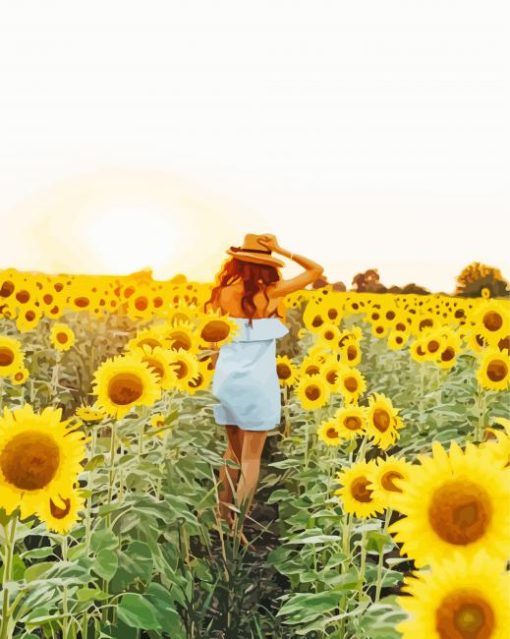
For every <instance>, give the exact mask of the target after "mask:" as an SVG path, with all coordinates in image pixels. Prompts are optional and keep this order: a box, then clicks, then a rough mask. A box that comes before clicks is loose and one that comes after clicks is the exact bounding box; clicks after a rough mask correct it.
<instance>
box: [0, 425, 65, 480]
mask: <svg viewBox="0 0 510 639" xmlns="http://www.w3.org/2000/svg"><path fill="white" fill-rule="evenodd" d="M59 463H60V449H59V447H58V445H57V444H56V442H55V440H54V439H53V438H52V437H50V435H46V434H45V433H41V432H40V431H38V430H26V431H24V432H22V433H19V434H18V435H14V437H12V439H10V440H9V441H8V442H7V444H6V445H5V447H4V449H3V451H2V453H1V454H0V469H1V470H2V472H3V474H4V477H5V479H6V480H7V481H8V482H9V483H10V484H13V485H14V486H16V488H18V489H19V490H38V489H40V488H44V487H45V486H47V485H48V484H49V483H50V481H51V480H52V479H53V477H54V476H55V473H56V472H57V469H58V467H59Z"/></svg>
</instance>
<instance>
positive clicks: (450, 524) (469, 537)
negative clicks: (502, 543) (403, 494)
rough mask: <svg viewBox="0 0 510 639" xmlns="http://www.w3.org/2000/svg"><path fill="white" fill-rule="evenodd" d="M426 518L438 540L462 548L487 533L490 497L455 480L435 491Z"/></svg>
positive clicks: (490, 509) (480, 490)
mask: <svg viewBox="0 0 510 639" xmlns="http://www.w3.org/2000/svg"><path fill="white" fill-rule="evenodd" d="M428 515H429V522H430V525H431V526H432V528H433V529H434V531H435V532H436V533H437V535H438V536H439V537H440V538H441V539H443V540H444V541H446V542H447V543H449V544H455V545H458V546H465V545H467V544H471V543H473V542H475V541H477V540H478V539H480V538H481V537H483V536H484V534H485V533H486V532H487V529H488V527H489V524H490V521H491V518H492V507H491V502H490V498H489V495H488V494H487V492H486V491H485V490H484V489H483V488H482V487H481V486H479V485H478V484H476V483H475V482H472V481H469V480H460V479H456V480H452V481H449V482H446V483H445V484H443V485H442V486H440V487H439V488H437V489H436V491H435V492H434V494H433V496H432V500H431V502H430V505H429V512H428Z"/></svg>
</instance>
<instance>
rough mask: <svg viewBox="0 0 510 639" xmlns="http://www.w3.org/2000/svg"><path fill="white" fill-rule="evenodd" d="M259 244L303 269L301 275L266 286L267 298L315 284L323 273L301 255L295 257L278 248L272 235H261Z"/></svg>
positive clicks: (320, 268)
mask: <svg viewBox="0 0 510 639" xmlns="http://www.w3.org/2000/svg"><path fill="white" fill-rule="evenodd" d="M259 242H260V244H262V245H263V246H266V247H267V248H268V249H271V251H274V252H275V253H278V254H279V255H283V257H288V258H290V259H291V260H293V261H294V262H296V263H297V264H299V265H300V266H302V267H303V268H304V269H305V270H304V272H303V273H300V274H299V275H296V277H292V278H290V279H288V280H280V281H279V282H275V283H274V284H272V285H270V286H268V288H267V294H268V295H269V297H282V296H285V295H288V294H289V293H293V292H294V291H299V290H301V289H303V288H305V286H307V285H308V284H311V283H312V282H315V280H316V279H318V278H319V277H320V276H321V275H322V273H324V268H323V267H322V266H321V265H320V264H317V262H314V261H313V260H310V259H308V258H307V257H303V256H302V255H295V254H293V253H291V252H290V251H287V250H286V249H284V248H282V247H281V246H279V245H278V242H277V240H276V237H275V236H274V235H270V234H265V235H262V236H261V237H260V238H259Z"/></svg>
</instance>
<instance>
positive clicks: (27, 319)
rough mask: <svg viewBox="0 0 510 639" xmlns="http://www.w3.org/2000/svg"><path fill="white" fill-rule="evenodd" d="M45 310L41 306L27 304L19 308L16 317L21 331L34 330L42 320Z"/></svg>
mask: <svg viewBox="0 0 510 639" xmlns="http://www.w3.org/2000/svg"><path fill="white" fill-rule="evenodd" d="M42 317H43V311H42V309H41V308H40V307H39V306H35V304H34V305H32V306H27V307H24V308H22V309H20V310H19V313H18V317H17V318H16V328H17V329H18V331H19V332H20V333H27V332H28V331H32V330H33V329H34V328H35V327H36V326H37V325H38V324H39V322H40V321H41V319H42Z"/></svg>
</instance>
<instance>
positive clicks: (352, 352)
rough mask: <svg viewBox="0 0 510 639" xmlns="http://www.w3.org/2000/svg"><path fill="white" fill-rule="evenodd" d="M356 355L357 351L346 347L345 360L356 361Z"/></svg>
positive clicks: (351, 347)
mask: <svg viewBox="0 0 510 639" xmlns="http://www.w3.org/2000/svg"><path fill="white" fill-rule="evenodd" d="M357 354H358V349H357V348H356V347H355V346H348V347H347V359H348V360H349V361H350V362H352V360H354V359H356V355H357Z"/></svg>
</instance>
